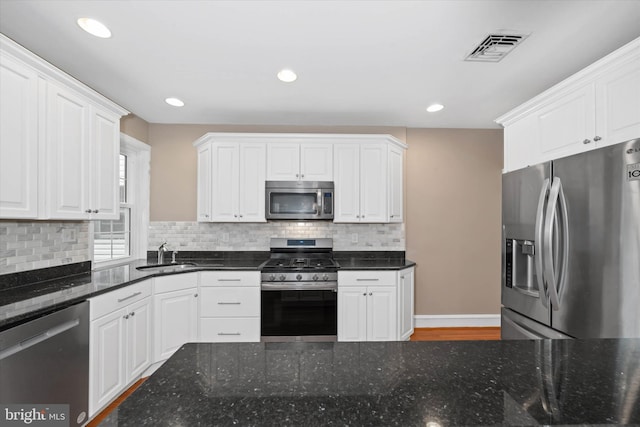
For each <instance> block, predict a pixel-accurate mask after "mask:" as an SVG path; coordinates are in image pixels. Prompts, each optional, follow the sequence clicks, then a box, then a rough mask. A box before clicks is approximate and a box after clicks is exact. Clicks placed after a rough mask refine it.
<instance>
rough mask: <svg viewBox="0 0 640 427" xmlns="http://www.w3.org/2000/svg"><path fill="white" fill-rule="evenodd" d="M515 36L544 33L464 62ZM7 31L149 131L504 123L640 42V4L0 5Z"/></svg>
mask: <svg viewBox="0 0 640 427" xmlns="http://www.w3.org/2000/svg"><path fill="white" fill-rule="evenodd" d="M85 16H86V17H92V18H95V19H98V20H100V21H102V22H103V23H105V24H106V25H107V26H108V27H109V28H110V29H111V31H112V33H113V37H112V38H110V39H99V38H95V37H93V36H90V35H88V34H87V33H85V32H83V31H82V30H81V29H80V28H79V27H78V26H77V25H76V20H77V18H80V17H85ZM504 29H507V30H513V31H516V32H525V33H531V35H530V36H529V37H528V38H527V39H526V40H525V41H524V42H523V43H522V44H521V45H520V46H519V47H517V48H516V49H515V50H514V51H513V52H512V53H510V54H509V55H508V56H507V57H506V58H505V59H503V60H502V61H501V62H499V63H478V62H465V61H463V58H464V57H465V56H466V55H467V54H468V53H470V51H471V50H472V48H473V47H474V46H475V45H477V44H478V43H480V42H481V41H482V39H483V38H484V37H485V36H486V35H487V34H489V33H493V32H495V31H498V30H504ZM0 32H2V33H4V34H5V35H7V36H8V37H10V38H12V39H13V40H15V41H17V42H18V43H20V44H22V45H23V46H25V47H26V48H28V49H30V50H32V51H33V52H35V53H36V54H38V55H40V56H41V57H43V58H45V59H47V60H48V61H49V62H51V63H53V64H54V65H56V66H58V67H59V68H61V69H62V70H64V71H66V72H67V73H69V74H71V75H73V76H74V77H76V78H77V79H79V80H80V81H82V82H84V83H86V84H87V85H89V86H91V87H93V88H94V89H96V90H97V91H99V92H101V93H102V94H104V95H105V96H107V97H109V98H111V99H112V100H113V101H115V102H117V103H118V104H120V105H122V106H123V107H125V108H127V109H128V110H130V111H132V112H133V113H135V114H137V115H138V116H140V117H142V118H143V119H145V120H147V121H148V122H152V123H207V124H283V125H380V126H405V127H455V128H493V127H497V125H496V124H495V123H494V122H493V120H494V119H495V118H496V117H498V116H500V115H502V114H503V113H505V112H507V111H508V110H510V109H511V108H513V107H515V106H517V105H519V104H521V103H522V102H524V101H526V100H527V99H529V98H531V97H533V96H535V95H536V94H538V93H540V92H541V91H543V90H545V89H547V88H548V87H550V86H552V85H554V84H555V83H558V82H559V81H561V80H562V79H564V78H566V77H568V76H569V75H571V74H573V73H575V72H576V71H578V70H580V69H581V68H583V67H585V66H587V65H588V64H590V63H592V62H594V61H595V60H597V59H599V58H601V57H603V56H605V55H606V54H608V53H610V52H612V51H614V50H615V49H617V48H619V47H620V46H622V45H624V44H626V43H627V42H629V41H631V40H633V39H635V38H637V37H640V1H639V0H602V1H600V0H586V1H579V0H565V1H556V0H547V1H540V0H503V1H498V0H491V1H483V0H461V1H455V0H446V1H435V0H431V1H426V0H425V1H364V0H361V1H310V0H308V1H304V0H301V1H169V0H163V1H151V0H129V1H124V0H122V1H120V0H115V1H114V0H111V1H81V0H71V1H60V0H39V1H35V0H0ZM284 67H289V68H292V69H294V70H295V71H296V72H297V73H298V80H297V81H296V82H295V83H288V84H287V83H282V82H280V81H278V80H277V79H276V73H277V72H278V71H279V70H280V69H281V68H284ZM169 96H175V97H178V98H181V99H182V100H184V101H185V103H186V105H185V106H184V107H182V108H175V107H170V106H168V105H167V104H165V102H164V99H165V98H166V97H169ZM433 102H440V103H442V104H445V106H446V108H445V109H444V110H443V111H441V112H439V113H432V114H429V113H427V112H426V111H425V108H426V107H427V106H428V105H429V104H431V103H433Z"/></svg>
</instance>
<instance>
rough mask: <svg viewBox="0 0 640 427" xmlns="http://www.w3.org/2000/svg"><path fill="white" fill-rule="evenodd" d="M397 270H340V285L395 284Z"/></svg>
mask: <svg viewBox="0 0 640 427" xmlns="http://www.w3.org/2000/svg"><path fill="white" fill-rule="evenodd" d="M396 273H397V272H396V271H380V270H372V271H365V270H361V271H338V286H376V285H395V284H396Z"/></svg>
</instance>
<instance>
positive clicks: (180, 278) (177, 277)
mask: <svg viewBox="0 0 640 427" xmlns="http://www.w3.org/2000/svg"><path fill="white" fill-rule="evenodd" d="M197 286H198V273H187V274H172V275H170V276H163V277H154V279H153V293H154V294H162V293H164V292H173V291H180V290H182V289H189V288H195V287H197Z"/></svg>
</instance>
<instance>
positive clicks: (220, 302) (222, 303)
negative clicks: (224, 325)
mask: <svg viewBox="0 0 640 427" xmlns="http://www.w3.org/2000/svg"><path fill="white" fill-rule="evenodd" d="M218 305H240V303H239V302H224V301H218Z"/></svg>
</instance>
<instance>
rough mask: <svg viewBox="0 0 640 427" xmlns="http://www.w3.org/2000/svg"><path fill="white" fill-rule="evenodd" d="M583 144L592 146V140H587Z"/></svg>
mask: <svg viewBox="0 0 640 427" xmlns="http://www.w3.org/2000/svg"><path fill="white" fill-rule="evenodd" d="M582 143H583V144H591V140H590V139H585V140H584V141H582Z"/></svg>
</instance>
